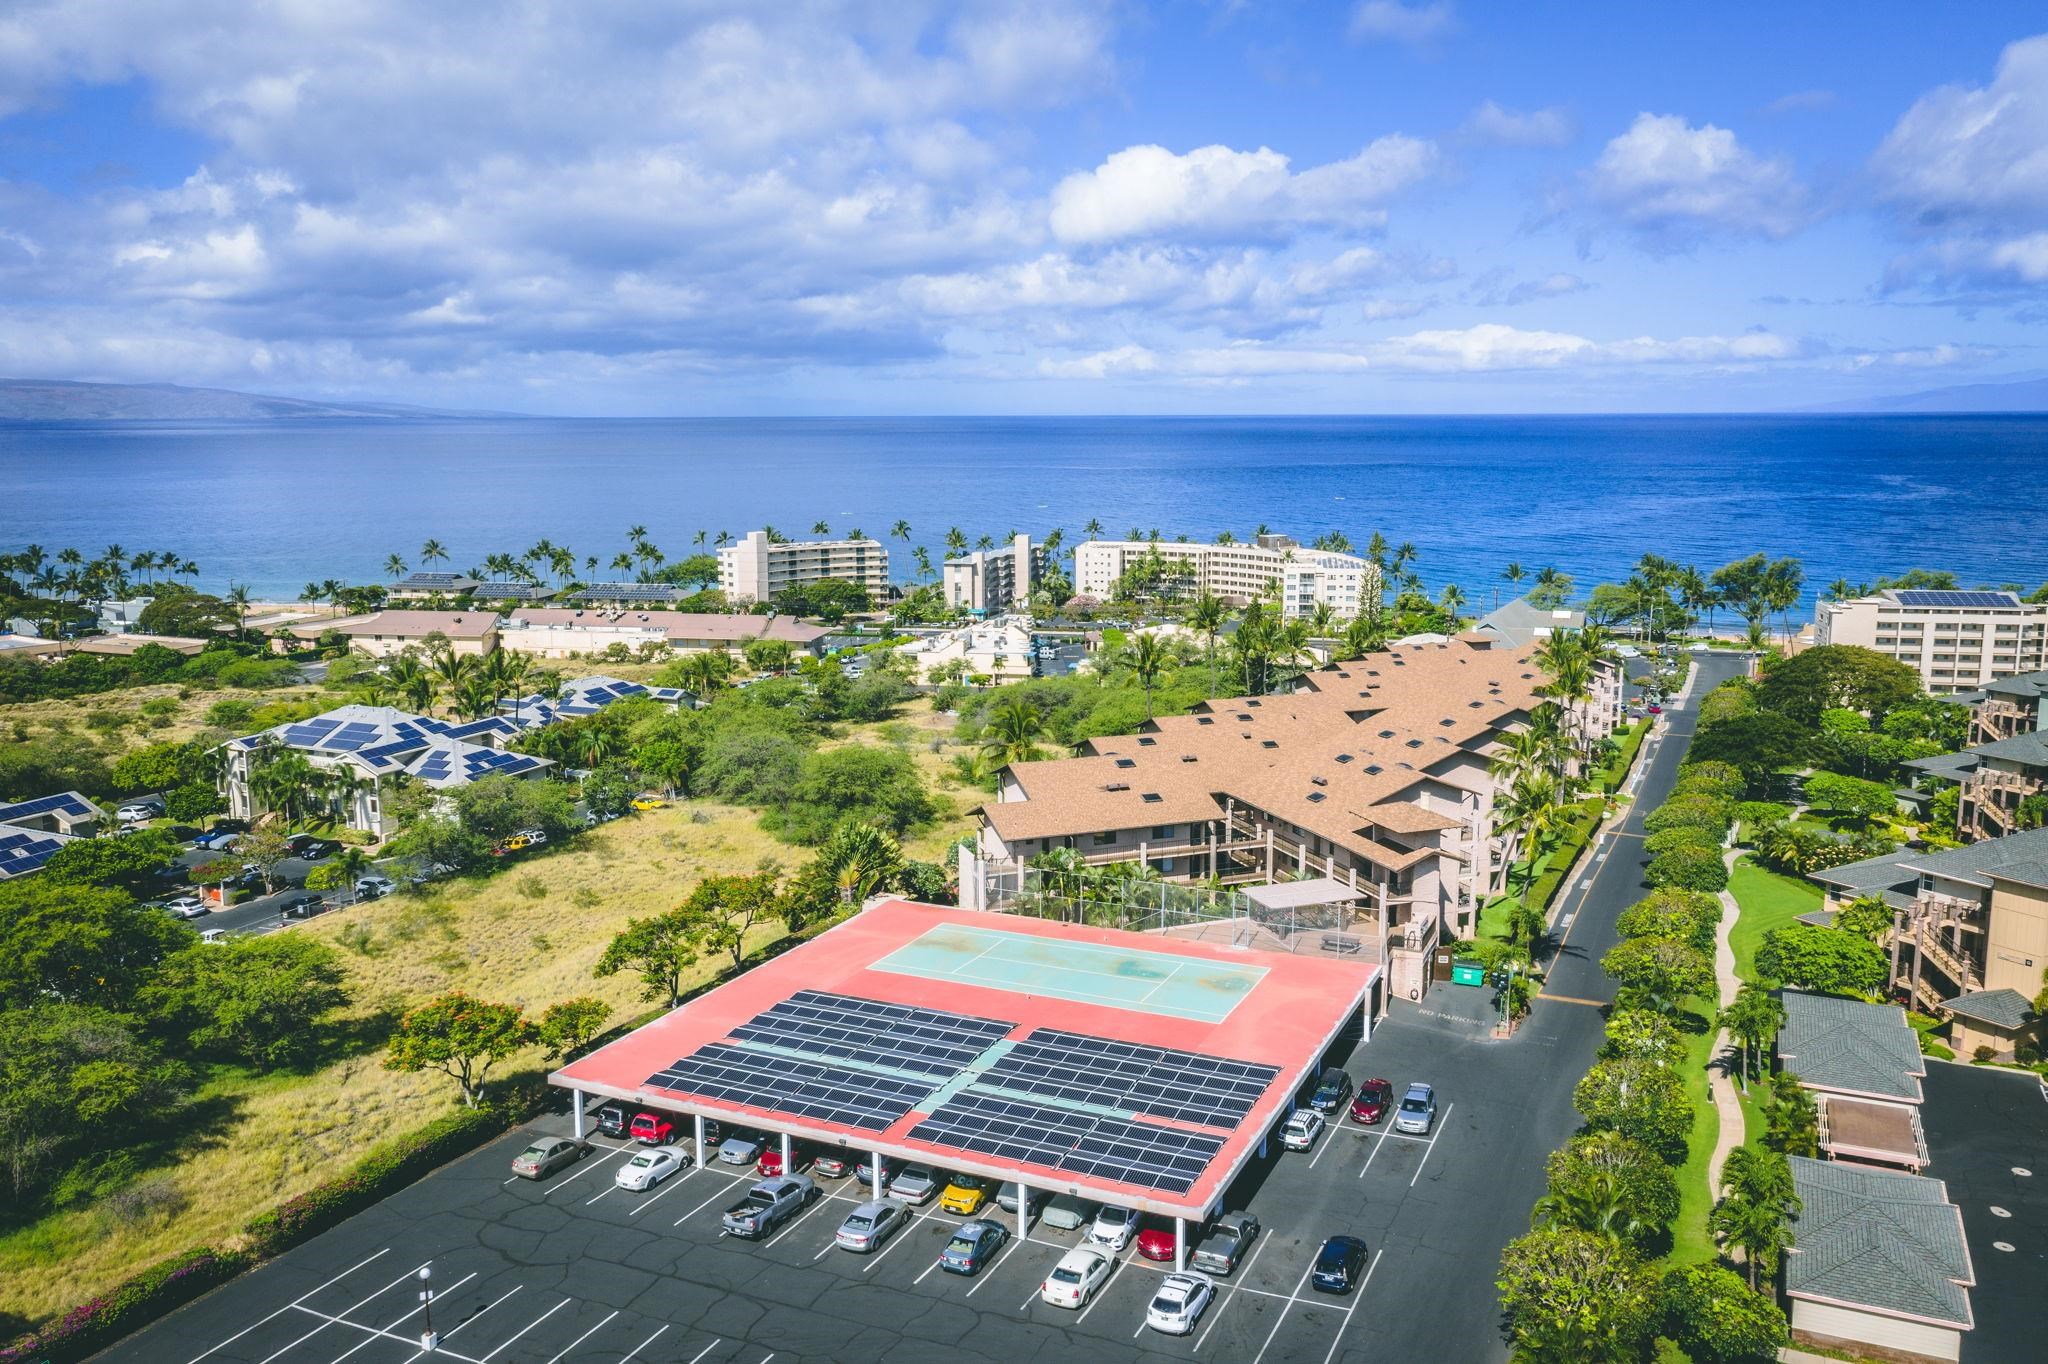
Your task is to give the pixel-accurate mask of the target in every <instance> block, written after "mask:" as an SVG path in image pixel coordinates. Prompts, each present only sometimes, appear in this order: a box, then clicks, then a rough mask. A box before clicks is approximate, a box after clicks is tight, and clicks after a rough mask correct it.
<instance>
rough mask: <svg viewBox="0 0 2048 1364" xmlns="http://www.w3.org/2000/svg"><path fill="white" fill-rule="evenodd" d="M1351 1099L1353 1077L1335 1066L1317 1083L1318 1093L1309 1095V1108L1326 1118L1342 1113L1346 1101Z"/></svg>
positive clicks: (1324, 1073) (1325, 1072)
mask: <svg viewBox="0 0 2048 1364" xmlns="http://www.w3.org/2000/svg"><path fill="white" fill-rule="evenodd" d="M1350 1097H1351V1076H1350V1075H1349V1074H1348V1073H1346V1072H1344V1071H1341V1070H1339V1069H1337V1067H1335V1066H1331V1067H1330V1068H1329V1069H1328V1070H1326V1071H1324V1072H1323V1078H1322V1079H1320V1080H1318V1081H1317V1082H1316V1092H1315V1093H1313V1094H1311V1095H1309V1099H1308V1106H1309V1107H1310V1108H1313V1109H1314V1110H1315V1111H1316V1112H1318V1113H1321V1114H1323V1115H1324V1116H1325V1117H1329V1116H1331V1115H1334V1114H1336V1113H1338V1112H1340V1111H1342V1109H1343V1107H1344V1101H1345V1100H1346V1099H1349V1098H1350Z"/></svg>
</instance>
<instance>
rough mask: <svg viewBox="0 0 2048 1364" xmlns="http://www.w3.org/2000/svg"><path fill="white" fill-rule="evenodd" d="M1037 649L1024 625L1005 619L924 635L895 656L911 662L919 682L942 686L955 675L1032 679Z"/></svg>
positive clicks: (902, 648)
mask: <svg viewBox="0 0 2048 1364" xmlns="http://www.w3.org/2000/svg"><path fill="white" fill-rule="evenodd" d="M1036 648H1037V641H1036V640H1035V639H1033V638H1032V634H1031V629H1030V627H1029V625H1028V624H1027V623H1026V621H1025V620H1024V619H1022V618H1019V617H1015V616H1005V617H1003V618H1001V619H999V620H987V621H977V622H975V623H974V624H972V625H963V626H961V627H960V628H959V629H957V630H947V631H945V632H944V633H942V634H936V635H927V636H925V637H924V638H922V639H920V640H917V641H916V642H915V643H911V644H905V645H903V646H902V647H901V648H898V649H897V650H895V653H896V655H897V656H898V657H900V658H906V659H909V660H910V665H911V669H912V671H913V674H914V675H915V676H916V678H917V679H918V680H919V681H921V682H934V683H936V682H943V681H945V680H947V678H949V677H951V676H953V675H954V674H956V673H964V674H965V675H966V676H968V677H985V678H989V679H992V680H994V681H996V682H1016V681H1021V680H1023V679H1024V678H1027V677H1030V676H1032V672H1033V670H1032V663H1033V660H1034V658H1035V657H1036V654H1035V652H1034V651H1035V650H1036Z"/></svg>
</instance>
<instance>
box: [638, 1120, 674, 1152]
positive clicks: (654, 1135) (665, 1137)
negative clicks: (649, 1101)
mask: <svg viewBox="0 0 2048 1364" xmlns="http://www.w3.org/2000/svg"><path fill="white" fill-rule="evenodd" d="M627 1135H629V1136H631V1137H632V1138H633V1140H634V1141H637V1142H639V1143H640V1144H641V1145H642V1146H666V1145H668V1144H669V1143H670V1142H671V1141H674V1140H675V1136H676V1125H675V1124H674V1123H673V1122H670V1121H669V1120H668V1119H667V1118H665V1117H663V1116H662V1115H661V1114H659V1113H635V1114H634V1115H633V1125H632V1127H630V1128H628V1129H627Z"/></svg>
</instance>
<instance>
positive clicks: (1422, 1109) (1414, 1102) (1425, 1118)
mask: <svg viewBox="0 0 2048 1364" xmlns="http://www.w3.org/2000/svg"><path fill="white" fill-rule="evenodd" d="M1435 1125H1436V1091H1435V1090H1434V1089H1431V1088H1430V1087H1429V1086H1428V1085H1425V1084H1422V1083H1420V1082H1417V1083H1415V1084H1411V1085H1409V1086H1408V1092H1407V1093H1406V1094H1403V1095H1402V1096H1401V1107H1400V1108H1399V1109H1397V1110H1396V1111H1395V1113H1394V1130H1395V1131H1396V1132H1412V1133H1414V1134H1415V1135H1417V1136H1426V1135H1428V1133H1429V1129H1430V1128H1431V1127H1433V1126H1435Z"/></svg>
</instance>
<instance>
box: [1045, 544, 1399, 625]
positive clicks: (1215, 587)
mask: <svg viewBox="0 0 2048 1364" xmlns="http://www.w3.org/2000/svg"><path fill="white" fill-rule="evenodd" d="M1150 554H1157V555H1158V556H1159V557H1160V558H1161V559H1165V560H1167V561H1169V562H1176V561H1177V562H1180V563H1185V564H1187V565H1188V566H1189V567H1190V568H1192V569H1193V570H1194V580H1193V581H1192V582H1191V583H1190V584H1189V590H1190V592H1212V593H1214V594H1215V595H1217V596H1219V597H1221V598H1223V599H1224V600H1225V601H1227V602H1230V603H1232V604H1236V605H1242V604H1243V603H1245V602H1250V601H1260V600H1265V599H1267V598H1270V597H1272V596H1274V595H1275V593H1276V592H1277V594H1278V600H1279V603H1280V610H1281V614H1282V615H1285V616H1288V617H1294V616H1305V615H1307V614H1309V612H1311V611H1313V610H1314V609H1315V606H1316V603H1317V602H1328V603H1329V604H1330V609H1331V610H1332V611H1335V612H1336V613H1337V614H1338V615H1339V616H1347V617H1348V616H1356V615H1357V614H1359V612H1360V610H1361V609H1362V608H1363V605H1364V603H1365V602H1367V601H1368V600H1369V599H1370V598H1371V596H1372V595H1373V594H1375V593H1377V592H1378V591H1379V590H1380V576H1379V570H1378V569H1376V568H1374V567H1373V566H1372V564H1370V563H1369V562H1367V561H1366V560H1364V559H1361V558H1359V557H1358V556H1357V555H1355V554H1337V553H1333V552H1331V551H1329V550H1320V549H1305V548H1303V547H1302V546H1300V545H1298V544H1296V543H1295V542H1294V541H1293V540H1291V539H1289V538H1288V537H1287V536H1284V535H1262V536H1260V537H1259V538H1258V540H1257V542H1256V543H1253V544H1230V545H1215V544H1191V543H1187V542H1182V541H1169V540H1161V541H1158V542H1156V543H1155V542H1153V541H1150V540H1088V541H1084V542H1083V543H1081V544H1079V545H1077V546H1075V548H1074V590H1075V591H1076V592H1080V593H1082V594H1085V595H1087V596H1091V597H1099V598H1105V599H1106V598H1108V597H1109V596H1110V595H1111V594H1112V593H1113V592H1114V591H1115V588H1116V583H1117V580H1118V579H1119V578H1121V577H1123V575H1124V574H1125V573H1126V572H1128V571H1129V570H1130V569H1131V567H1132V566H1133V565H1135V564H1137V563H1138V562H1139V561H1141V560H1143V559H1144V558H1145V557H1146V556H1147V555H1150Z"/></svg>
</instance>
